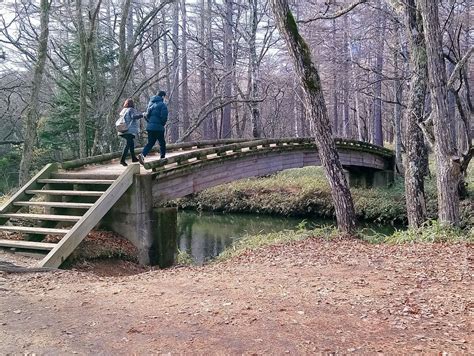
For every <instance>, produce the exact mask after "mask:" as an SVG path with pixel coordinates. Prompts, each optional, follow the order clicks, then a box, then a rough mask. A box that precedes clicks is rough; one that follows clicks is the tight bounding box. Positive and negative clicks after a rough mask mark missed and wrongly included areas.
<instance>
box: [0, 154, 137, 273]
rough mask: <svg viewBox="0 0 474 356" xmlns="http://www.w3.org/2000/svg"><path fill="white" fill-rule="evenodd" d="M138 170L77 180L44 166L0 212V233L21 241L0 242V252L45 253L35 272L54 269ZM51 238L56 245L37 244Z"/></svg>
mask: <svg viewBox="0 0 474 356" xmlns="http://www.w3.org/2000/svg"><path fill="white" fill-rule="evenodd" d="M139 172H140V166H139V165H138V163H137V164H132V165H130V166H128V167H127V169H126V170H125V171H124V172H123V173H122V174H121V175H120V176H119V177H117V178H115V179H96V178H95V177H93V176H91V177H88V176H81V177H80V178H77V177H75V176H74V174H73V173H67V172H58V169H57V166H56V165H55V164H48V165H46V166H45V167H44V168H43V169H42V170H41V171H40V172H39V173H38V174H37V175H36V176H34V177H33V178H32V179H31V180H30V181H29V182H28V183H27V184H25V186H23V187H22V188H21V189H20V190H19V191H18V192H17V193H16V194H15V195H13V196H12V197H11V198H10V199H9V200H8V201H7V202H6V204H5V205H4V206H2V207H1V208H0V231H7V232H16V233H20V234H22V236H23V237H24V240H8V239H0V247H6V248H15V249H20V250H35V251H37V252H44V253H46V254H45V256H44V258H43V259H42V260H41V262H40V263H39V266H40V267H53V268H57V267H59V266H60V265H61V264H62V263H63V262H64V260H65V259H66V258H67V257H68V256H69V255H70V254H71V253H72V252H73V251H74V249H75V248H76V247H77V246H78V245H79V243H80V242H81V241H82V240H83V239H84V237H86V235H87V234H88V233H89V232H90V231H91V230H92V229H93V228H94V226H96V225H97V223H99V221H100V220H101V219H102V218H103V217H104V215H105V214H106V213H107V212H108V211H109V210H110V209H111V208H112V206H113V205H114V204H115V203H116V202H117V200H118V199H119V198H120V197H121V196H122V195H123V194H124V193H125V192H126V191H127V189H128V188H129V187H130V186H131V185H132V184H133V176H134V175H135V174H137V173H139ZM32 199H33V200H32ZM46 236H54V237H55V238H56V240H59V241H58V242H57V243H51V242H42V240H44V238H45V237H46Z"/></svg>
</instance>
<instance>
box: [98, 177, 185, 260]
mask: <svg viewBox="0 0 474 356" xmlns="http://www.w3.org/2000/svg"><path fill="white" fill-rule="evenodd" d="M152 179H153V178H152V176H151V175H149V174H143V175H142V174H140V175H136V176H135V177H134V183H133V185H132V186H131V187H130V188H129V189H128V190H127V192H126V193H125V194H124V195H123V196H122V197H121V198H120V199H119V201H118V202H117V203H116V204H115V205H114V207H113V208H112V209H111V210H110V211H109V212H108V213H107V215H106V216H105V217H104V219H103V220H102V225H103V226H104V227H106V228H108V229H110V230H112V231H114V232H116V233H118V234H120V235H122V236H123V237H124V238H126V239H127V240H129V241H130V242H131V243H132V244H133V245H134V246H135V247H136V248H137V250H138V261H139V263H140V264H142V265H150V266H156V265H158V266H160V267H161V268H165V267H169V266H171V265H172V264H173V262H174V256H175V251H176V246H177V241H176V240H177V209H176V208H155V207H153V196H152V185H153V181H152Z"/></svg>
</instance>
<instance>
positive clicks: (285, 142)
mask: <svg viewBox="0 0 474 356" xmlns="http://www.w3.org/2000/svg"><path fill="white" fill-rule="evenodd" d="M335 143H336V147H337V148H340V149H341V148H348V149H351V150H357V151H364V152H370V153H376V154H379V155H382V156H385V157H393V152H392V151H390V150H388V149H386V148H383V147H378V146H375V145H372V144H370V143H366V142H360V141H354V140H341V139H336V140H335ZM272 145H277V148H278V150H279V151H289V150H295V149H298V148H300V147H301V146H305V148H311V149H315V150H316V149H317V146H316V143H315V142H314V139H312V138H288V139H261V140H252V141H245V142H240V143H234V144H227V145H222V146H217V147H213V148H208V149H201V150H199V151H193V152H188V153H185V154H182V155H177V156H172V157H170V158H165V159H161V160H159V161H152V162H148V163H146V164H145V168H146V169H152V170H154V171H156V170H158V169H159V168H161V167H164V166H165V165H170V164H173V163H176V164H178V165H181V164H183V163H185V164H187V163H189V161H190V160H192V159H196V160H205V159H207V156H210V155H214V154H217V155H226V154H227V153H229V152H230V154H231V155H235V154H236V153H237V152H239V153H240V152H242V151H244V150H245V149H248V150H252V149H255V148H257V149H258V150H259V151H266V150H272V151H274V150H275V147H271V146H272ZM244 152H245V151H244ZM251 154H254V153H253V152H251Z"/></svg>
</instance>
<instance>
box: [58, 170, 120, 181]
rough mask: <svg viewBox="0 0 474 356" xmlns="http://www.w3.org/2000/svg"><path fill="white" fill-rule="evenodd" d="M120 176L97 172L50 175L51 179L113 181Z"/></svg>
mask: <svg viewBox="0 0 474 356" xmlns="http://www.w3.org/2000/svg"><path fill="white" fill-rule="evenodd" d="M119 176H120V174H115V173H98V172H97V171H94V172H90V171H78V172H55V173H52V174H51V178H52V179H97V180H115V179H117V178H118V177H119Z"/></svg>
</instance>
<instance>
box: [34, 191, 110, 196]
mask: <svg viewBox="0 0 474 356" xmlns="http://www.w3.org/2000/svg"><path fill="white" fill-rule="evenodd" d="M26 194H48V195H76V196H81V197H100V196H101V195H102V194H104V192H98V191H87V190H48V189H42V190H36V189H34V190H27V191H26Z"/></svg>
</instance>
